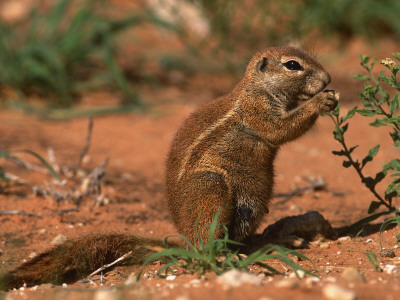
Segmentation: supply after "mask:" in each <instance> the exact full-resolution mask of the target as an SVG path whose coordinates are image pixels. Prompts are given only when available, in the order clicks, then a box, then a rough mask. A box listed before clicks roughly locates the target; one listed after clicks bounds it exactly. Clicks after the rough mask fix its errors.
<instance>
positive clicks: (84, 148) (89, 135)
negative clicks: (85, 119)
mask: <svg viewBox="0 0 400 300" xmlns="http://www.w3.org/2000/svg"><path fill="white" fill-rule="evenodd" d="M92 131H93V118H92V117H90V119H89V125H88V131H87V135H86V140H85V145H84V146H83V149H82V151H81V154H80V155H79V158H78V162H77V163H76V166H75V171H76V170H78V169H79V167H80V166H81V163H82V160H83V158H84V157H85V155H86V154H87V152H88V150H89V146H90V140H91V138H92Z"/></svg>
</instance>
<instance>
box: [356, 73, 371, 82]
mask: <svg viewBox="0 0 400 300" xmlns="http://www.w3.org/2000/svg"><path fill="white" fill-rule="evenodd" d="M353 78H354V79H356V80H362V81H364V80H371V78H370V77H369V76H367V75H363V74H356V75H354V76H353Z"/></svg>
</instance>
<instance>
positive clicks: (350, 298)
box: [322, 284, 356, 300]
mask: <svg viewBox="0 0 400 300" xmlns="http://www.w3.org/2000/svg"><path fill="white" fill-rule="evenodd" d="M322 293H323V294H324V296H325V297H326V298H328V299H332V300H355V299H356V293H355V292H354V291H352V290H349V289H346V288H344V287H342V286H340V285H337V284H328V285H326V286H324V287H323V288H322Z"/></svg>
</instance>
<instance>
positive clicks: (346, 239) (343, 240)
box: [338, 236, 351, 242]
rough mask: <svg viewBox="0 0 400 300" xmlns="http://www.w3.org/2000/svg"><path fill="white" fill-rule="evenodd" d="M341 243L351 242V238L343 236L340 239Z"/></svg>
mask: <svg viewBox="0 0 400 300" xmlns="http://www.w3.org/2000/svg"><path fill="white" fill-rule="evenodd" d="M338 241H339V242H346V241H351V238H350V237H349V236H342V237H340V238H338Z"/></svg>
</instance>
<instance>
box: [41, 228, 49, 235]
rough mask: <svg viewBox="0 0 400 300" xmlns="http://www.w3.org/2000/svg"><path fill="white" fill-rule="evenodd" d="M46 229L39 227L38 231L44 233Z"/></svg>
mask: <svg viewBox="0 0 400 300" xmlns="http://www.w3.org/2000/svg"><path fill="white" fill-rule="evenodd" d="M46 231H47V230H46V228H42V229H39V233H40V234H45V233H46Z"/></svg>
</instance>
